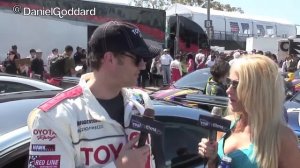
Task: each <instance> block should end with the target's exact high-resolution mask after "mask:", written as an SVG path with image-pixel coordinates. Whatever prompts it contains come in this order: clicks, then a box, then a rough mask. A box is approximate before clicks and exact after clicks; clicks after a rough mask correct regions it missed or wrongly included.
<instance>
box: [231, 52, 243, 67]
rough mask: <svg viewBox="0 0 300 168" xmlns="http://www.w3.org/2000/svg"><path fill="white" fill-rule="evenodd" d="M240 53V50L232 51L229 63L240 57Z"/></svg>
mask: <svg viewBox="0 0 300 168" xmlns="http://www.w3.org/2000/svg"><path fill="white" fill-rule="evenodd" d="M240 57H241V54H240V52H238V51H236V52H234V53H233V59H232V60H230V61H229V65H230V66H232V65H233V64H234V62H235V61H236V59H238V58H240Z"/></svg>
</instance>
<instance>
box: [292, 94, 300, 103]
mask: <svg viewBox="0 0 300 168" xmlns="http://www.w3.org/2000/svg"><path fill="white" fill-rule="evenodd" d="M293 101H297V102H300V94H299V93H297V94H296V95H295V96H294V98H293Z"/></svg>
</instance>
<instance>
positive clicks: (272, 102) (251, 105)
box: [231, 55, 285, 168]
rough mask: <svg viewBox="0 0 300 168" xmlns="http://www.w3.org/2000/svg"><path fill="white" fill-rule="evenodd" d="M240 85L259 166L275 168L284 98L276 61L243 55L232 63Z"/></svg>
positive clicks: (238, 92)
mask: <svg viewBox="0 0 300 168" xmlns="http://www.w3.org/2000/svg"><path fill="white" fill-rule="evenodd" d="M231 71H232V72H234V73H237V75H238V77H239V84H238V87H237V97H238V99H239V100H240V101H241V102H242V105H243V107H244V109H245V112H246V113H247V115H248V123H249V124H250V129H251V141H252V142H253V144H254V154H255V156H254V157H255V159H256V161H257V163H258V166H259V167H261V168H276V167H278V157H279V151H280V143H281V141H280V134H281V128H282V125H283V124H284V122H283V102H284V98H285V94H284V83H283V78H282V76H281V75H280V73H279V71H278V66H277V64H276V63H275V62H274V61H273V60H271V59H270V58H268V57H267V56H263V55H246V56H243V57H241V58H239V59H238V60H237V61H236V62H235V63H234V65H233V67H232V69H231Z"/></svg>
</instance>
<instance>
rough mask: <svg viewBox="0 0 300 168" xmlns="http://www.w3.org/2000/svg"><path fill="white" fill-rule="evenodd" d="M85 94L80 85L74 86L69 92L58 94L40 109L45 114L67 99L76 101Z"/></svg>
mask: <svg viewBox="0 0 300 168" xmlns="http://www.w3.org/2000/svg"><path fill="white" fill-rule="evenodd" d="M82 94H83V89H82V87H81V86H80V85H77V86H74V87H72V88H70V89H68V90H65V91H62V92H61V93H59V94H57V95H56V96H55V97H53V98H51V99H50V100H48V101H46V102H45V103H43V104H41V105H40V106H39V107H38V108H39V109H40V110H42V111H43V112H48V111H49V110H51V109H53V108H55V107H56V106H58V105H59V104H61V103H62V102H63V101H65V100H67V99H75V98H77V97H79V96H81V95H82Z"/></svg>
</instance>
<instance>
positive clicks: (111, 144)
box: [28, 75, 155, 168]
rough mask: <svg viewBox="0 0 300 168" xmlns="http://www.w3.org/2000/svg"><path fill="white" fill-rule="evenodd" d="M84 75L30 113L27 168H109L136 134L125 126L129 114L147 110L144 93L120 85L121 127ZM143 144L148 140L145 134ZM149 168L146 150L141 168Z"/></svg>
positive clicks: (147, 102) (152, 165) (111, 167)
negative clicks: (101, 102)
mask: <svg viewBox="0 0 300 168" xmlns="http://www.w3.org/2000/svg"><path fill="white" fill-rule="evenodd" d="M86 76H87V75H86ZM84 78H85V77H83V78H82V79H81V80H80V83H79V85H77V86H75V87H73V88H71V89H69V90H66V91H63V92H62V93H60V94H58V95H57V96H55V97H54V98H52V99H50V100H49V101H47V102H45V103H44V104H42V105H40V106H39V107H38V108H36V109H34V110H33V111H32V112H31V113H30V115H29V117H28V127H29V130H30V132H31V143H30V149H29V151H30V152H29V154H30V156H29V162H28V167H30V168H33V167H38V168H74V167H103V168H114V167H116V165H115V163H114V161H115V160H116V159H117V157H118V154H119V153H120V151H121V149H122V147H123V146H124V145H125V144H126V143H127V142H128V140H130V139H132V138H134V137H135V136H136V135H138V133H139V132H138V131H135V130H132V129H129V128H127V127H128V126H129V122H130V118H131V115H132V114H141V115H142V114H143V112H144V109H145V108H152V104H151V100H150V98H149V96H148V94H146V93H145V92H143V91H141V90H138V89H125V88H124V89H122V95H123V98H124V108H125V112H124V125H125V129H124V127H123V126H121V125H120V124H119V123H118V122H116V121H115V120H113V119H111V118H110V117H109V115H108V113H107V111H106V110H105V109H104V108H103V107H102V106H101V105H100V104H99V102H98V101H97V99H96V98H95V97H94V95H93V94H92V93H91V91H90V89H89V87H88V86H87V84H86V79H84ZM147 142H148V144H149V142H150V137H149V138H148V141H147ZM153 167H155V164H154V160H153V155H152V154H151V155H150V156H149V158H148V161H147V163H146V165H145V168H153Z"/></svg>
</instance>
